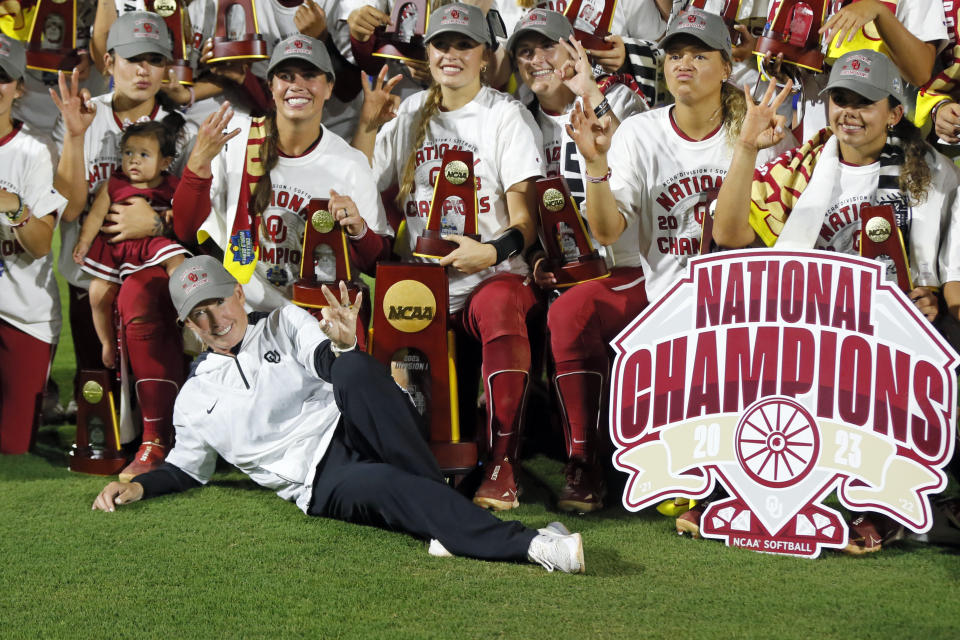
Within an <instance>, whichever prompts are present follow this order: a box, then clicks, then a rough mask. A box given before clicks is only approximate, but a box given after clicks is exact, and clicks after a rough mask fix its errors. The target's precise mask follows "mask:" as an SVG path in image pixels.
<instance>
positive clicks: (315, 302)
mask: <svg viewBox="0 0 960 640" xmlns="http://www.w3.org/2000/svg"><path fill="white" fill-rule="evenodd" d="M323 285H327V288H328V289H330V292H331V293H332V294H333V295H335V296H337V299H339V298H340V285H339V283H336V282H313V281H311V280H306V279H301V280H297V281H296V282H294V283H293V304H295V305H297V306H298V307H307V308H310V309H322V308H323V307H329V306H330V303H329V302H327V299H326V298H325V297H324V296H323V291H322V290H321V289H320V287H321V286H323ZM362 290H363V289H362V287H360V286H359V285H357V284H355V283H353V282H347V295H349V296H350V303H351V304H353V303H354V302H356V301H357V294H359V293H360V292H361V291H362Z"/></svg>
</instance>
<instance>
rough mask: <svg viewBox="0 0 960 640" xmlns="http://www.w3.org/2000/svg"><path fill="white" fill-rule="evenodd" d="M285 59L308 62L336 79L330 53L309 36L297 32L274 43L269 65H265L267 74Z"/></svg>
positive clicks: (320, 43)
mask: <svg viewBox="0 0 960 640" xmlns="http://www.w3.org/2000/svg"><path fill="white" fill-rule="evenodd" d="M287 60H303V61H304V62H309V63H310V64H312V65H313V66H315V67H316V68H317V69H320V71H323V72H324V73H329V74H330V77H331V78H333V79H334V80H336V74H334V72H333V63H332V62H331V61H330V54H328V53H327V48H326V46H324V44H323V43H322V42H320V41H319V40H314V39H313V38H311V37H310V36H305V35H302V34H299V33H297V34H294V35H292V36H290V37H289V38H285V39H283V40H281V41H280V42H278V43H277V44H276V45H274V47H273V53H272V54H271V55H270V65H269V66H268V67H267V74H270V73H273V70H274V69H275V68H276V67H277V66H278V65H279V64H280V63H282V62H286V61H287Z"/></svg>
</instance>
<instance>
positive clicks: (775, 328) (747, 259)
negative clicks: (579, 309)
mask: <svg viewBox="0 0 960 640" xmlns="http://www.w3.org/2000/svg"><path fill="white" fill-rule="evenodd" d="M612 346H613V348H614V351H615V353H616V360H615V362H614V370H613V376H612V384H611V402H610V430H611V437H612V439H613V442H614V444H615V446H616V453H615V454H614V464H615V465H616V467H617V468H618V469H620V470H621V471H624V472H625V473H627V474H628V476H629V480H628V482H627V485H626V487H625V489H624V494H623V504H624V506H625V507H626V508H627V509H629V510H631V511H638V510H640V509H643V508H645V507H647V506H649V505H652V504H656V503H658V502H660V501H662V500H664V499H666V498H674V497H681V496H682V497H687V498H694V499H700V498H704V497H706V496H708V495H709V494H710V493H711V492H712V491H713V490H714V488H715V486H716V483H718V482H719V483H720V485H722V487H723V488H724V489H725V490H726V491H727V492H728V493H729V497H728V498H726V499H723V500H720V501H716V502H712V503H711V504H710V505H709V506H708V508H707V509H706V510H705V511H704V513H703V516H702V520H701V523H700V532H701V534H702V535H703V536H705V537H710V538H717V539H721V540H725V541H726V543H727V545H728V546H736V547H742V548H747V549H753V550H756V551H761V552H768V553H780V554H789V555H798V556H805V557H810V558H814V557H817V556H818V555H819V554H820V551H821V549H822V548H842V547H844V546H845V545H846V543H847V527H846V525H845V524H844V522H843V520H842V518H841V517H840V514H839V513H838V512H837V511H835V510H834V509H831V508H830V507H827V506H825V505H824V504H823V503H822V501H823V499H824V498H826V497H827V496H828V495H829V494H830V493H831V492H833V491H836V494H837V498H838V499H839V501H840V503H841V504H842V505H843V506H844V507H846V508H848V509H850V510H854V511H875V512H879V513H883V514H885V515H887V516H890V517H891V518H893V519H894V520H897V521H898V522H900V523H901V524H903V525H904V526H905V527H907V528H909V529H912V530H913V531H915V532H918V533H922V532H926V531H928V530H929V529H930V527H931V526H932V524H933V520H932V516H931V511H930V496H931V495H932V494H935V493H937V492H939V491H941V490H942V489H943V488H944V487H945V486H946V484H947V480H946V477H945V475H944V472H943V467H944V466H945V465H946V464H947V463H948V462H949V461H950V458H951V457H952V456H953V451H954V442H955V437H954V429H955V427H954V425H955V424H956V402H957V398H956V391H957V380H956V373H955V368H956V366H957V364H958V361H960V356H958V354H957V353H956V352H955V351H954V350H953V349H952V348H951V347H950V346H949V344H948V343H947V342H946V341H945V340H944V339H943V338H942V337H941V336H940V335H939V334H938V333H937V332H936V330H935V329H934V328H933V326H932V325H931V324H930V323H929V322H928V321H927V320H926V319H925V318H924V317H923V315H922V314H920V312H919V311H918V310H917V309H916V307H915V306H914V304H913V303H912V302H911V301H910V300H909V299H908V298H907V297H906V295H904V294H903V292H902V291H901V290H900V288H899V287H898V286H897V284H896V282H891V281H888V279H887V277H886V267H885V265H884V264H882V263H880V262H878V261H876V260H870V259H865V258H861V257H857V256H845V255H836V254H833V253H830V252H816V251H806V252H785V251H777V250H752V251H737V252H726V253H722V254H712V255H707V256H702V257H699V258H694V259H692V260H691V261H690V270H689V274H688V276H687V277H685V278H684V279H681V280H680V281H678V282H677V283H676V284H675V285H674V286H673V288H672V289H671V290H670V291H669V292H668V293H667V294H665V295H664V296H663V297H662V298H661V299H660V300H659V301H657V302H656V303H655V304H652V305H651V306H650V307H648V308H647V309H646V310H645V311H644V312H643V313H642V314H641V315H640V316H638V317H637V318H636V319H635V320H634V321H633V322H632V323H631V324H630V325H629V326H627V327H626V328H625V329H624V331H623V332H622V333H621V334H620V335H619V336H617V338H616V339H615V340H614V341H613V343H612Z"/></svg>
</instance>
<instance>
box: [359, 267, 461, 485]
mask: <svg viewBox="0 0 960 640" xmlns="http://www.w3.org/2000/svg"><path fill="white" fill-rule="evenodd" d="M448 309H449V292H448V289H447V272H446V270H445V269H444V268H443V267H441V266H439V265H434V264H408V263H383V262H381V263H380V264H378V265H377V288H376V300H375V301H374V305H373V331H372V332H371V334H370V354H371V355H373V357H374V358H376V359H377V360H379V361H380V362H382V363H383V364H384V365H387V366H389V367H390V373H391V375H392V376H393V378H394V380H396V382H397V384H399V385H400V386H401V387H402V388H403V389H404V390H405V391H406V392H407V393H408V394H409V395H410V398H411V400H412V401H413V404H414V406H416V408H417V411H418V412H419V413H420V415H421V416H422V417H423V423H424V425H425V426H426V429H427V434H426V435H427V440H428V442H429V444H430V449H431V451H433V455H434V457H435V458H436V459H437V464H438V465H439V466H440V469H441V470H442V471H443V472H444V473H445V474H448V475H461V474H465V473H467V472H468V471H470V470H471V469H473V468H474V467H475V466H476V464H477V444H476V443H475V442H461V441H460V413H459V403H458V401H457V371H456V363H455V358H454V353H455V349H454V337H453V331H452V330H450V329H449V328H448V326H447V310H448Z"/></svg>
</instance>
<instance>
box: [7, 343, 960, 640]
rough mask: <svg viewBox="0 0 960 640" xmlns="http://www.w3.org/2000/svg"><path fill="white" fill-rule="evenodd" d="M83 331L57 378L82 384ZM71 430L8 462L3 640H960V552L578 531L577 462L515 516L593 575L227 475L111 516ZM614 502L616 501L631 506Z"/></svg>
mask: <svg viewBox="0 0 960 640" xmlns="http://www.w3.org/2000/svg"><path fill="white" fill-rule="evenodd" d="M71 359H72V355H71V348H70V344H69V333H68V332H67V333H65V335H64V340H63V341H62V342H61V346H60V349H59V351H58V355H57V360H56V365H55V367H54V376H55V377H56V379H57V380H58V382H59V384H60V388H61V390H62V391H63V394H64V395H66V391H67V389H68V388H69V379H70V376H71V375H72V362H71ZM73 434H74V428H73V427H72V426H70V425H62V426H51V427H44V428H43V429H42V430H41V433H40V437H39V442H40V444H39V447H38V451H39V455H27V456H19V457H9V456H6V457H0V514H2V515H0V638H56V637H65V638H111V639H113V638H181V637H182V638H298V637H310V638H491V637H505V638H547V639H551V640H553V639H560V638H648V637H649V638H660V637H664V638H672V639H674V640H676V639H678V638H680V639H682V638H697V637H700V638H732V637H736V638H740V637H756V638H844V639H851V638H858V639H859V638H929V639H938V638H955V637H958V636H960V632H958V630H960V605H958V602H960V552H958V551H956V550H951V549H949V548H944V547H935V546H929V545H923V544H919V543H916V542H907V543H904V544H901V545H900V546H898V547H895V548H890V549H889V550H885V551H884V552H882V553H880V554H876V555H874V556H872V557H866V558H848V557H846V556H842V555H840V554H838V553H831V552H825V553H824V554H823V556H822V557H821V558H819V559H817V560H802V559H795V558H788V557H780V556H770V555H761V554H757V553H753V552H749V551H741V550H737V549H728V548H726V547H724V546H723V545H722V544H720V543H717V542H711V541H703V540H699V541H693V540H689V539H686V538H680V537H678V536H677V535H676V534H675V533H674V532H673V523H672V521H670V520H668V519H666V518H663V517H662V516H660V515H658V514H656V513H655V512H652V513H643V514H639V515H637V514H628V513H626V512H625V511H623V510H622V509H621V508H618V507H616V506H614V507H610V508H607V509H606V510H604V511H602V512H600V513H599V514H594V515H590V516H584V517H576V516H563V517H561V516H559V515H558V514H557V513H555V512H553V511H552V510H551V509H552V507H551V504H552V500H551V494H552V493H553V492H555V491H556V490H557V489H559V486H560V482H561V475H560V474H561V468H562V465H561V463H560V462H558V461H556V460H552V459H549V458H547V457H544V456H538V457H536V458H534V459H533V460H531V461H528V462H526V463H525V468H524V470H525V472H524V475H523V476H522V480H521V481H522V483H523V486H524V489H525V492H524V494H523V496H522V498H521V500H522V505H521V507H520V508H519V509H517V510H516V511H514V512H511V513H510V514H509V515H508V516H506V517H508V518H516V519H519V520H521V521H522V522H524V523H525V524H527V525H530V526H534V527H539V526H543V525H544V524H546V523H547V522H549V521H551V520H555V519H561V520H563V521H564V522H565V523H566V524H567V525H568V526H569V527H570V528H571V529H572V530H578V531H581V532H582V533H583V537H584V546H585V553H586V562H587V574H586V575H582V576H571V575H564V574H548V573H546V572H545V571H544V570H543V569H541V568H540V567H539V566H533V565H519V564H518V565H514V564H505V563H489V562H479V561H473V560H466V559H437V558H432V557H430V556H428V555H427V550H426V546H425V544H424V543H422V542H419V541H417V540H414V539H412V538H410V537H408V536H404V535H400V534H396V533H389V532H385V531H381V530H378V529H373V528H367V527H359V526H355V525H349V524H345V523H341V522H337V521H330V520H322V519H317V518H309V517H307V516H305V515H304V514H303V513H302V512H300V511H299V510H298V509H297V508H296V507H295V506H294V505H293V504H290V503H285V502H283V501H281V500H280V499H278V498H277V497H276V496H274V495H272V494H271V493H270V492H269V491H267V490H264V489H260V488H258V487H256V486H255V485H254V484H252V483H251V482H250V481H249V480H247V479H246V477H245V476H244V475H242V474H241V473H239V472H237V471H229V470H224V472H223V473H220V474H218V475H217V476H216V477H215V480H214V481H213V482H212V483H211V485H210V486H208V487H205V488H203V489H199V490H194V491H192V492H189V493H187V494H183V495H177V496H168V497H164V498H158V499H156V500H151V501H147V502H142V503H137V504H134V505H130V506H127V507H122V508H120V509H118V511H116V512H115V513H109V514H108V513H102V512H93V511H91V510H90V505H91V503H92V501H93V498H94V496H95V495H96V494H97V492H98V491H99V490H100V488H101V487H102V486H103V484H104V483H105V480H104V479H103V478H98V477H93V476H84V475H79V474H74V473H71V472H69V471H67V470H66V462H65V457H64V456H65V453H66V451H67V450H68V448H69V445H70V444H71V442H72V439H73ZM615 500H616V497H612V498H611V501H615Z"/></svg>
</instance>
